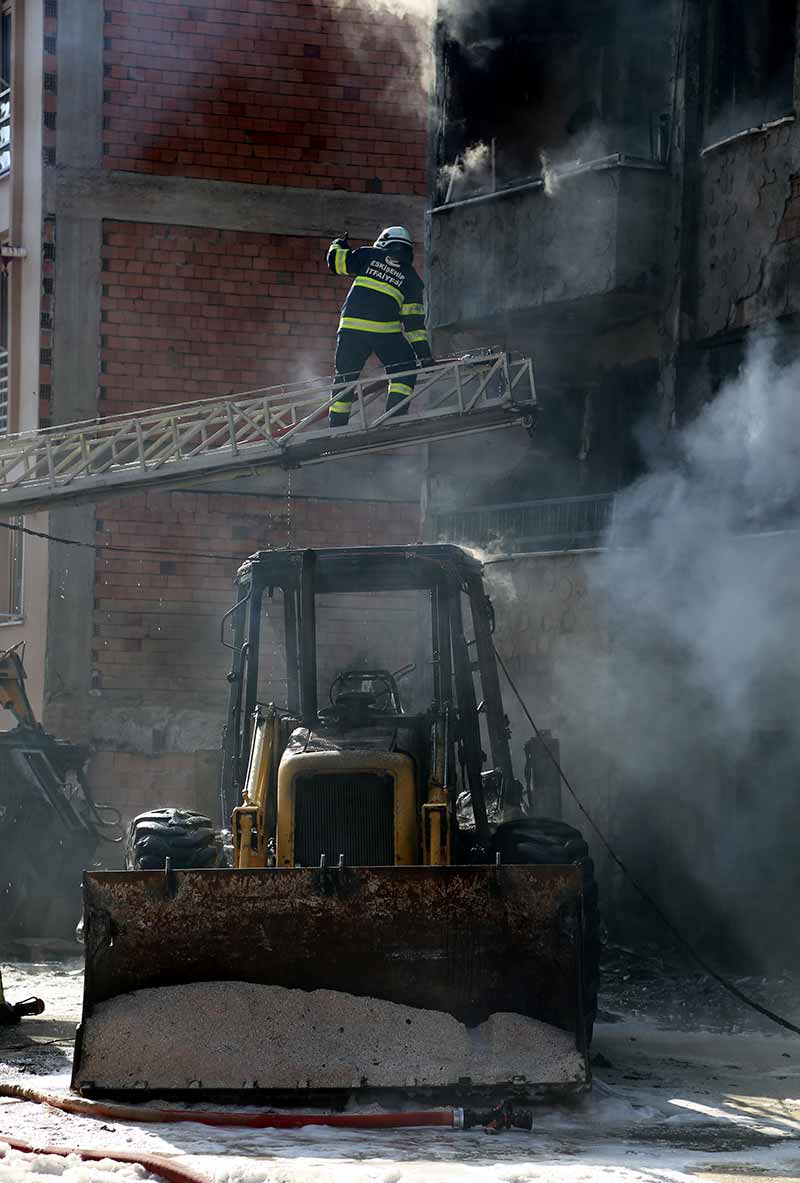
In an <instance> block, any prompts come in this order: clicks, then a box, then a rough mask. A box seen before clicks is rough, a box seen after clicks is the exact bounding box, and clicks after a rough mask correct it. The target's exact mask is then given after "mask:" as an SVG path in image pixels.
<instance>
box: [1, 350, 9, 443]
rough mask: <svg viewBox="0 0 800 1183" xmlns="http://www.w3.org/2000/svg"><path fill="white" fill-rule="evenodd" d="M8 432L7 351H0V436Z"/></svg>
mask: <svg viewBox="0 0 800 1183" xmlns="http://www.w3.org/2000/svg"><path fill="white" fill-rule="evenodd" d="M7 431H8V350H7V349H0V435H5V434H6V433H7Z"/></svg>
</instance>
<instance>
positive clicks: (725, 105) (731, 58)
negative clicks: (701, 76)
mask: <svg viewBox="0 0 800 1183" xmlns="http://www.w3.org/2000/svg"><path fill="white" fill-rule="evenodd" d="M796 24H797V0H713V7H712V21H711V32H712V36H711V42H710V45H711V54H712V61H711V70H710V75H711V77H710V81H711V85H710V90H709V98H708V121H707V129H706V142H707V143H713V142H714V141H715V140H721V139H724V138H725V137H726V136H731V135H735V134H736V133H737V132H740V131H747V129H748V128H750V127H759V126H760V125H761V124H763V123H769V122H770V121H771V120H773V119H778V118H780V116H781V115H787V114H791V112H792V111H793V109H794V77H793V76H794V55H795V29H796Z"/></svg>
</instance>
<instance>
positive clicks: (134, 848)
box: [125, 808, 221, 871]
mask: <svg viewBox="0 0 800 1183" xmlns="http://www.w3.org/2000/svg"><path fill="white" fill-rule="evenodd" d="M168 858H169V860H170V865H171V866H172V867H174V868H176V869H178V868H198V867H217V866H219V865H220V863H221V844H220V843H219V842H218V840H217V835H216V833H215V832H214V827H213V825H212V823H211V821H210V819H209V818H207V817H205V816H204V815H203V814H202V813H192V812H191V811H190V810H188V809H174V808H167V809H151V810H149V811H148V812H147V813H140V814H139V816H138V817H135V818H134V819H133V821H132V822H131V826H130V830H129V831H128V841H127V844H126V846H125V866H126V867H127V869H128V870H129V871H159V870H163V868H164V866H165V865H166V860H167V859H168Z"/></svg>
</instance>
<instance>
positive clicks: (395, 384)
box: [330, 329, 417, 427]
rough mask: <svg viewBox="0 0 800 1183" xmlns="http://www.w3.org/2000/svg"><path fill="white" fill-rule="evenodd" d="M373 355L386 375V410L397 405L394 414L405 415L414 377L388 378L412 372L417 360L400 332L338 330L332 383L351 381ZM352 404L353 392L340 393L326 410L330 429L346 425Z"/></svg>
mask: <svg viewBox="0 0 800 1183" xmlns="http://www.w3.org/2000/svg"><path fill="white" fill-rule="evenodd" d="M373 353H374V354H376V355H377V357H378V360H379V361H380V362H382V364H383V365H384V366H385V367H386V373H387V374H388V375H389V394H388V398H387V400H386V410H387V411H391V410H392V409H393V408H394V407H397V406H399V407H400V409H399V410H398V411H397V412H396V414H397V415H405V414H407V413H408V405H409V402H410V400H411V396H412V395H413V393H414V387H415V386H416V384H417V377H416V374H406V375H404V376H403V378H401V379H397V380H393V379H392V374H397V373H402V371H403V370H413V369H414V367H415V366H416V364H417V358H416V354H415V353H414V350H413V349H412V348H411V346H410V345H409V343H408V341H407V340H406V339H405V337H404V336H403V334H402V333H364V332H359V331H358V330H357V329H339V332H338V334H337V337H336V363H335V364H336V382H337V383H339V382H355V380H356V379H357V378H358V376H359V374H360V373H361V371H362V370H363V368H364V366H365V365H366V364H367V361H368V360H369V358H370V357H371V355H372V354H373ZM352 402H353V391H352V390H350V391H344V392H343V393H342V394H341V395H340V396H339V398H338V399H337V401H336V402H335V403H333V405H332V406H331V409H330V424H331V427H339V426H341V425H342V424H344V423H347V421H348V420H349V418H350V407H351V404H352ZM401 404H402V405H401ZM392 418H394V416H392Z"/></svg>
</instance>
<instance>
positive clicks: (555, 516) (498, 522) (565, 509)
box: [434, 493, 614, 553]
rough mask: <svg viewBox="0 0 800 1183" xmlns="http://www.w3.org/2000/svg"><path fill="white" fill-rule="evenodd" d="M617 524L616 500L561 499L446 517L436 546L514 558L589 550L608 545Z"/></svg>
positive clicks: (439, 520)
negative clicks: (450, 545) (468, 548)
mask: <svg viewBox="0 0 800 1183" xmlns="http://www.w3.org/2000/svg"><path fill="white" fill-rule="evenodd" d="M613 521H614V495H613V494H611V493H609V494H597V495H594V496H589V497H561V498H552V499H549V500H546V501H520V502H512V503H508V504H505V505H483V506H475V507H473V508H470V509H463V510H448V511H442V512H440V513H438V514H436V515H435V519H434V537H435V538H436V541H437V542H454V543H456V544H457V545H459V546H478V547H481V549H483V550H487V551H492V552H498V553H512V552H517V553H521V552H531V551H538V552H541V551H563V550H586V549H590V548H593V547H598V546H603V545H605V542H606V540H607V539H608V537H609V535H610V532H611V529H612V526H613Z"/></svg>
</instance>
